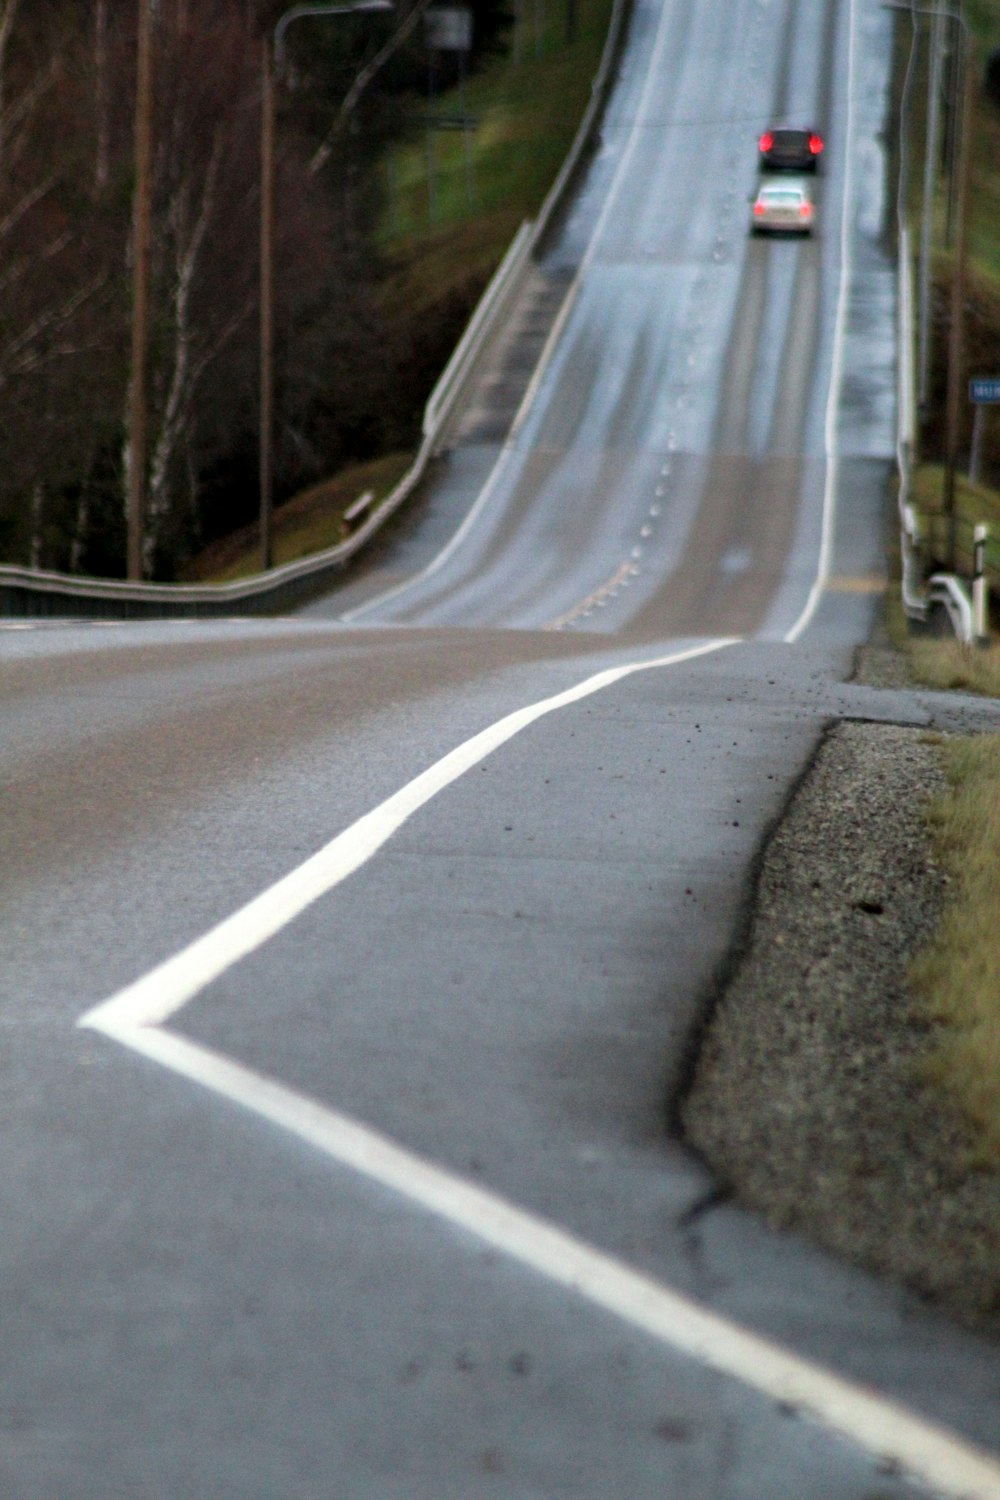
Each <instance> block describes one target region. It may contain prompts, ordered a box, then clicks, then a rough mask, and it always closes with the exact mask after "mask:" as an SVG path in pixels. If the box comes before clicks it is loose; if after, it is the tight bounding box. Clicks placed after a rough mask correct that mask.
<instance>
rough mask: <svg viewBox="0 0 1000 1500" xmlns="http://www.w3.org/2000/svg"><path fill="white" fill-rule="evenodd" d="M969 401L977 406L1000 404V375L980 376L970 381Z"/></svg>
mask: <svg viewBox="0 0 1000 1500" xmlns="http://www.w3.org/2000/svg"><path fill="white" fill-rule="evenodd" d="M969 400H970V401H974V402H975V404H976V405H977V406H996V405H998V404H1000V375H980V376H978V377H977V378H976V379H975V380H970V381H969Z"/></svg>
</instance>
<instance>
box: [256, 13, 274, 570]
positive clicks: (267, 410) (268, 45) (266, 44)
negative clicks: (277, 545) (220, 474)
mask: <svg viewBox="0 0 1000 1500" xmlns="http://www.w3.org/2000/svg"><path fill="white" fill-rule="evenodd" d="M261 47H262V62H261V75H262V79H263V97H262V100H261V132H260V445H259V449H260V451H259V459H260V570H261V572H262V573H266V572H267V570H268V568H269V567H270V566H271V564H272V562H273V560H274V544H273V541H272V532H273V516H274V488H273V487H274V478H273V468H274V460H273V450H274V125H275V118H274V117H275V77H274V44H273V42H272V39H271V37H270V35H268V36H265V37H264V39H263V42H262V43H261Z"/></svg>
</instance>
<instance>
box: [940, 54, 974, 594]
mask: <svg viewBox="0 0 1000 1500" xmlns="http://www.w3.org/2000/svg"><path fill="white" fill-rule="evenodd" d="M970 50H971V49H970V48H969V47H968V46H966V47H965V48H964V56H963V64H964V66H963V70H962V90H961V94H960V95H959V98H958V100H956V104H957V107H958V111H959V116H960V118H959V126H958V128H959V130H960V131H961V135H960V139H959V146H958V163H957V168H956V172H957V182H956V192H955V207H956V212H955V221H956V223H955V251H954V255H955V264H954V267H953V269H952V275H951V327H950V328H949V330H948V386H947V394H946V397H945V466H944V514H945V522H946V525H947V531H948V541H947V561H948V568H949V570H950V572H952V573H954V571H955V567H956V559H957V553H958V513H957V509H956V505H955V470H956V469H957V467H958V439H959V425H960V422H961V414H962V408H961V401H962V387H963V384H964V365H965V280H966V258H967V251H966V246H967V242H968V226H967V222H966V221H967V220H968V216H969V148H970V145H971V142H970V139H969V137H970V136H971V134H972V58H971V56H970Z"/></svg>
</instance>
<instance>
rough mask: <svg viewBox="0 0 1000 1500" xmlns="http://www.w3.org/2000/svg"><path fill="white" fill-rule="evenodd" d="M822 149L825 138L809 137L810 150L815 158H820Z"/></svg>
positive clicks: (818, 136) (819, 136)
mask: <svg viewBox="0 0 1000 1500" xmlns="http://www.w3.org/2000/svg"><path fill="white" fill-rule="evenodd" d="M822 149H823V137H822V136H821V135H815V134H813V135H811V136H810V137H809V150H810V151H811V152H812V154H813V156H818V155H819V153H820V152H821V151H822Z"/></svg>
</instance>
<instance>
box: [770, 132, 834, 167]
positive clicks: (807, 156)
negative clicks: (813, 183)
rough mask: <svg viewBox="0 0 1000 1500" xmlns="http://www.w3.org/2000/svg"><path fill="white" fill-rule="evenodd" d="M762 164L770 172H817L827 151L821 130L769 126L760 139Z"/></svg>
mask: <svg viewBox="0 0 1000 1500" xmlns="http://www.w3.org/2000/svg"><path fill="white" fill-rule="evenodd" d="M757 145H758V146H759V148H760V164H761V167H762V168H764V169H765V170H766V171H769V172H775V171H778V172H782V171H792V172H815V171H816V167H817V165H818V163H819V158H820V155H821V154H822V151H823V137H822V136H821V135H820V133H819V131H818V130H789V129H785V128H784V127H776V128H775V129H773V130H765V131H764V134H763V135H762V136H761V138H760V140H759V141H758V142H757Z"/></svg>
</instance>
